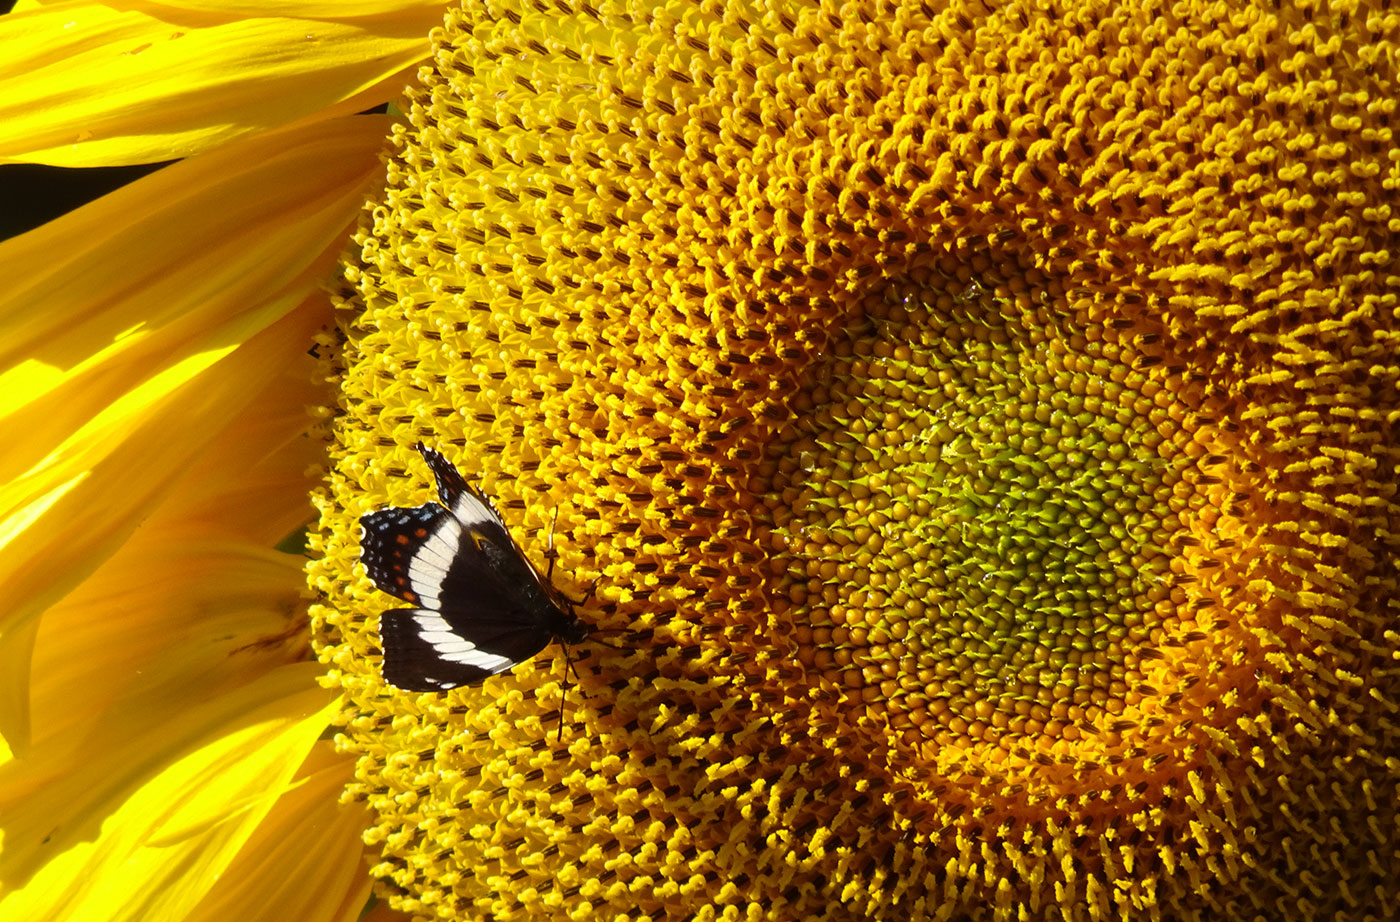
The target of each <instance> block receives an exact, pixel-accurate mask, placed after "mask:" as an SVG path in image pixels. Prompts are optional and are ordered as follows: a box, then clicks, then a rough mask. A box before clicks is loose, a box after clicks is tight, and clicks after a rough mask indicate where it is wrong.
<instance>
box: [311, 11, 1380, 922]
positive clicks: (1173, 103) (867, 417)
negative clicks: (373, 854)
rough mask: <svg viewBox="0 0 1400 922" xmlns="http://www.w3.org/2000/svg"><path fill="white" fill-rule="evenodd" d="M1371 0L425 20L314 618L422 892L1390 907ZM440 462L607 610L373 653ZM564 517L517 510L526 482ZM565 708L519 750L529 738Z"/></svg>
mask: <svg viewBox="0 0 1400 922" xmlns="http://www.w3.org/2000/svg"><path fill="white" fill-rule="evenodd" d="M1398 43H1400V16H1397V15H1396V14H1395V13H1392V12H1390V11H1389V10H1387V9H1385V8H1384V6H1383V5H1380V4H1375V3H1363V2H1343V3H1340V4H1332V5H1330V6H1322V5H1318V4H1312V3H1299V4H1294V5H1289V6H1286V7H1271V8H1269V9H1264V8H1263V7H1249V6H1243V5H1238V4H1236V5H1230V4H1217V3H1186V4H1176V5H1167V4H1160V3H1132V4H1121V3H1107V2H1104V3H1069V4H1061V5H1058V6H1055V7H1054V9H1053V10H1052V9H1049V8H1046V7H1045V6H1044V5H1043V4H1041V5H1036V4H1027V3H1011V4H1005V5H999V6H996V7H995V8H989V7H987V6H985V5H981V4H974V3H966V4H964V3H954V4H952V5H948V6H939V5H931V4H925V3H919V2H911V3H901V2H892V0H857V2H854V3H849V4H835V3H821V2H814V3H800V2H787V0H778V2H773V3H765V4H758V5H752V4H748V3H744V2H733V3H724V2H715V3H708V2H706V3H699V4H685V5H682V4H669V5H668V4H664V3H663V4H659V5H651V6H647V5H637V4H625V3H596V2H587V3H574V2H571V0H560V2H557V3H554V4H551V5H549V6H548V9H546V8H545V6H544V5H538V4H529V3H519V2H515V0H499V2H497V0H490V2H484V0H469V2H466V3H464V4H463V6H462V7H461V8H454V9H453V10H452V11H450V13H449V15H448V20H447V24H446V26H445V28H444V29H443V31H442V32H441V33H440V34H438V35H437V37H436V45H435V48H436V53H435V58H434V62H433V64H432V66H431V67H429V68H427V69H426V70H425V72H424V74H423V78H422V83H421V85H420V86H419V87H417V88H416V89H415V90H413V91H412V92H411V93H410V95H409V98H408V99H407V100H406V102H405V111H406V112H408V113H409V114H408V118H407V120H406V121H405V123H404V124H403V125H401V126H400V127H399V128H398V129H397V130H396V131H395V134H394V136H393V138H392V139H391V145H392V146H391V150H390V153H389V155H388V156H387V158H386V166H387V176H386V188H385V191H384V193H383V195H382V197H381V198H380V200H379V201H378V202H377V203H376V204H375V206H374V207H373V208H371V209H370V210H369V211H367V213H366V215H365V218H364V220H363V222H362V225H361V228H360V232H359V233H358V235H357V237H356V244H357V248H356V251H355V252H354V253H353V254H352V255H351V256H350V257H348V258H347V260H346V265H345V282H346V288H345V291H344V293H343V298H342V305H343V308H344V310H343V329H342V331H341V332H342V333H343V334H344V339H345V344H344V347H345V351H344V356H343V360H342V361H341V362H340V363H339V364H338V365H337V366H336V367H335V368H333V369H331V373H332V374H334V375H335V376H336V379H337V381H338V383H339V385H340V388H341V395H342V397H341V403H340V406H339V407H338V408H336V410H335V411H334V417H335V418H334V424H333V433H334V439H333V445H332V449H331V456H332V457H331V460H332V470H331V472H330V476H329V480H328V485H327V487H326V489H325V490H324V491H323V492H322V493H321V494H320V495H318V497H317V499H318V502H319V504H320V507H321V510H322V524H321V528H320V531H319V533H318V534H317V535H316V536H315V538H314V540H313V549H314V550H315V551H316V553H317V558H318V559H317V560H316V561H314V562H313V564H312V565H311V568H310V577H311V584H312V587H313V589H314V590H315V591H316V592H317V593H318V594H319V595H320V597H321V602H320V604H319V605H318V606H317V607H316V608H315V619H316V620H315V627H316V645H317V650H318V651H319V653H320V656H321V658H322V659H323V661H324V662H325V663H326V664H327V669H328V681H329V682H331V683H332V684H335V685H337V686H339V687H340V688H342V689H343V690H344V691H345V692H346V694H347V698H348V701H349V702H350V703H349V704H348V705H347V711H346V713H345V715H344V718H343V724H344V727H343V734H342V736H341V737H340V741H341V745H342V746H343V748H345V749H346V751H348V752H350V753H352V754H353V755H354V756H355V757H356V758H357V760H358V762H357V773H356V780H355V782H354V783H353V784H352V785H351V787H350V788H349V789H348V791H347V797H349V798H352V799H356V800H361V801H364V802H365V803H366V804H367V805H368V806H369V807H370V809H371V810H372V811H373V813H374V816H375V817H376V820H375V825H374V826H373V827H372V828H371V829H369V830H367V831H366V841H367V842H369V843H371V844H372V845H373V846H375V847H377V848H379V849H380V852H381V860H380V862H379V863H377V864H376V865H375V866H374V867H373V868H372V873H373V874H374V875H375V877H376V878H377V880H378V885H379V887H380V892H381V893H382V894H383V895H384V896H385V897H386V898H387V899H388V900H389V902H390V903H391V905H392V906H394V907H395V908H397V909H401V910H405V911H408V912H412V913H416V914H418V915H419V916H422V917H425V918H438V919H456V918H492V919H502V920H512V919H531V918H540V917H568V918H577V919H582V918H592V917H608V918H626V919H659V918H692V917H693V918H697V919H716V918H724V919H738V918H743V919H751V920H757V919H774V920H779V919H781V920H790V919H806V918H838V917H839V918H862V919H864V918H898V919H906V918H908V919H925V918H930V919H932V918H966V919H979V920H980V919H987V920H993V919H995V920H1011V919H1015V920H1018V922H1020V920H1027V922H1030V920H1042V919H1045V920H1050V919H1062V920H1069V922H1080V920H1100V919H1104V920H1107V919H1131V920H1139V919H1140V920H1162V922H1186V920H1198V922H1205V920H1217V919H1236V918H1238V919H1256V918H1259V919H1290V920H1322V919H1328V920H1336V919H1358V920H1359V919H1367V918H1370V919H1387V918H1397V917H1400V885H1397V883H1396V881H1397V877H1396V876H1395V873H1394V869H1395V868H1396V867H1400V845H1397V843H1400V837H1397V836H1396V835H1395V834H1394V832H1395V825H1396V821H1397V804H1398V803H1400V720H1397V717H1396V713H1397V710H1400V666H1397V653H1396V651H1397V650H1398V649H1400V630H1397V629H1396V628H1395V626H1394V625H1395V623H1396V617H1397V606H1400V602H1398V601H1397V598H1400V594H1397V588H1400V578H1398V577H1397V548H1398V547H1400V538H1397V535H1400V521H1398V520H1400V506H1397V503H1396V493H1397V464H1400V448H1397V446H1400V439H1397V438H1396V426H1397V425H1400V362H1397V360H1396V359H1395V356H1396V355H1397V352H1398V351H1400V349H1398V347H1400V336H1397V326H1400V275H1397V271H1396V262H1395V260H1396V254H1397V253H1400V246H1397V241H1398V240H1400V212H1397V211H1396V206H1395V204H1394V202H1395V199H1396V192H1397V189H1400V147H1397V146H1396V144H1395V138H1394V132H1393V129H1392V128H1391V127H1390V126H1391V124H1392V123H1393V122H1394V121H1395V109H1396V105H1397V103H1396V100H1397V99H1400V86H1397V79H1396V77H1397V75H1396V61H1397V54H1396V48H1397V47H1400V44H1398ZM418 440H423V441H425V442H428V443H429V444H432V445H434V446H436V447H437V448H439V450H441V451H443V452H444V453H445V454H446V455H447V456H448V457H449V458H450V459H452V460H453V461H454V462H456V463H457V464H458V465H459V466H460V467H461V468H462V469H463V471H464V472H466V473H467V474H468V476H469V477H470V478H471V479H472V480H473V481H475V482H477V483H479V484H480V485H481V486H482V487H483V488H484V489H486V490H487V491H488V492H489V493H491V494H492V495H493V496H494V497H495V498H496V500H497V503H498V505H499V506H500V508H501V510H502V514H503V515H504V517H505V519H506V520H507V522H508V523H509V524H510V526H511V528H512V532H513V534H514V535H515V537H516V538H517V539H518V540H519V541H520V543H521V545H522V547H523V548H524V549H525V552H526V553H527V555H528V556H530V557H531V559H532V560H534V561H535V562H536V563H537V564H539V565H543V561H544V552H545V546H546V540H547V535H548V533H549V531H550V528H551V523H554V524H553V533H554V544H555V547H556V548H557V550H558V553H559V558H558V561H557V563H556V566H555V571H554V580H555V582H556V584H557V585H558V586H559V587H560V588H561V589H562V590H564V591H566V592H568V593H570V594H571V595H573V596H575V597H578V598H583V597H585V596H586V597H587V600H586V602H585V603H584V604H583V605H581V606H580V616H581V617H583V618H585V619H586V620H588V621H589V622H590V623H593V624H596V625H597V626H599V627H601V628H605V629H608V630H610V631H616V632H617V633H612V634H608V635H604V636H602V637H600V639H602V640H606V641H607V642H608V643H614V644H616V646H617V648H613V647H609V646H604V645H603V644H600V643H596V642H584V643H583V644H580V645H577V647H575V648H574V650H573V651H572V655H573V656H574V657H575V660H574V663H575V666H576V669H577V672H578V678H577V681H576V683H575V682H574V681H573V679H572V678H570V684H571V687H570V688H569V690H568V692H567V701H566V694H565V682H564V676H565V673H564V671H563V669H564V663H563V659H562V657H561V656H560V655H559V653H558V649H557V647H556V648H552V650H551V651H550V652H546V653H543V654H541V655H540V656H539V657H537V658H535V659H534V660H531V661H530V662H528V663H526V664H522V665H521V666H519V667H518V668H516V669H515V670H514V671H512V672H510V673H508V674H504V675H501V676H498V677H494V678H492V679H490V680H488V681H487V682H486V683H485V684H483V685H482V686H480V687H476V688H464V689H456V690H453V691H450V692H446V693H442V694H424V695H412V694H407V693H403V692H398V691H395V690H393V689H390V688H387V687H386V686H385V685H384V684H383V683H382V681H381V680H380V678H379V665H378V664H379V656H380V653H379V649H378V644H377V635H376V628H377V624H378V619H379V618H380V616H381V615H382V613H383V612H384V611H385V610H387V609H388V608H391V607H394V604H393V603H392V601H391V600H389V599H387V598H386V597H384V596H383V595H382V594H380V593H377V592H376V591H374V589H373V587H372V586H371V585H370V583H369V582H368V580H367V579H366V577H365V575H364V573H363V571H362V570H361V569H360V568H359V566H358V564H357V555H358V551H359V540H360V538H359V531H358V525H357V521H358V517H359V516H360V515H362V514H363V513H365V512H367V511H369V510H372V509H376V508H380V507H383V506H386V505H398V506H411V505H416V504H419V503H422V502H427V501H429V500H430V499H431V498H432V497H433V493H432V485H431V480H430V477H429V476H428V474H427V472H426V471H425V470H424V469H423V466H422V464H421V463H420V461H419V459H418V457H417V455H416V454H415V453H414V452H413V451H412V450H411V446H412V444H413V443H414V442H415V441H418ZM556 513H557V521H556V520H555V516H556ZM561 724H562V731H560V732H558V735H557V737H556V727H559V726H560V725H561Z"/></svg>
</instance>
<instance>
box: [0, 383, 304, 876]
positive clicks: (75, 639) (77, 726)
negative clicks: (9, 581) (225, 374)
mask: <svg viewBox="0 0 1400 922" xmlns="http://www.w3.org/2000/svg"><path fill="white" fill-rule="evenodd" d="M308 361H309V360H308ZM290 366H291V368H292V370H293V371H300V372H303V373H304V371H305V369H304V368H303V367H298V365H297V363H295V362H294V363H290ZM286 377H290V375H288V376H286ZM309 389H310V388H309V387H307V386H306V385H303V387H302V388H301V389H298V388H296V387H295V386H293V387H288V386H287V382H286V380H285V377H284V379H282V380H273V381H271V382H269V383H268V384H267V385H265V387H264V388H263V392H262V393H260V394H258V395H257V397H256V398H255V399H254V400H253V401H252V403H251V404H250V406H249V407H248V409H247V410H246V411H245V414H244V416H245V418H244V419H237V418H235V419H234V420H233V421H232V422H231V423H229V424H227V425H226V426H225V427H224V428H223V430H222V431H221V434H220V438H219V439H217V440H215V441H214V442H213V443H211V444H210V445H209V446H208V448H207V449H206V450H205V451H204V452H203V453H202V454H199V455H196V456H195V457H194V458H193V459H192V461H191V465H190V467H191V468H192V469H194V470H198V471H199V472H200V474H199V476H198V477H189V476H188V472H186V476H187V478H188V479H189V480H203V479H204V478H205V477H207V476H213V477H217V478H218V486H219V487H220V490H219V491H216V492H219V493H222V495H221V496H216V497H212V498H211V500H212V501H210V500H206V501H203V502H201V501H198V500H197V499H196V501H195V502H194V503H190V504H186V499H187V498H189V497H197V494H198V492H199V491H195V490H189V489H186V490H181V491H177V492H175V493H174V494H172V495H171V496H170V497H169V498H168V499H167V501H166V502H164V503H163V504H160V505H157V506H155V507H154V508H153V509H152V510H151V511H150V513H149V516H148V517H147V518H146V519H145V521H144V522H143V527H142V528H141V529H140V530H138V531H137V533H136V534H135V535H134V536H133V537H132V538H131V539H130V540H128V541H127V542H126V543H125V544H124V545H123V546H122V547H121V549H120V550H119V551H118V552H117V553H116V554H114V555H113V556H112V557H111V559H109V560H108V561H107V562H106V563H104V564H103V565H102V566H101V567H99V568H98V570H97V571H96V572H95V573H94V574H93V575H92V576H91V577H89V578H88V579H86V580H84V581H83V583H82V584H81V585H79V586H78V587H77V588H76V589H74V590H73V591H72V592H70V593H69V594H68V595H67V596H66V597H65V598H64V599H63V600H62V601H60V602H59V603H58V604H56V605H54V606H52V607H51V608H49V609H48V610H47V611H46V612H45V613H44V617H43V619H42V621H41V629H40V631H39V636H38V642H37V645H36V648H35V655H34V667H35V668H34V677H33V680H32V683H31V686H30V688H31V690H32V713H33V719H34V723H35V727H36V730H35V732H34V735H33V741H32V746H31V748H30V750H29V751H28V752H27V753H26V757H25V758H24V759H23V760H21V761H20V762H18V763H15V764H13V765H10V766H8V767H6V768H5V769H4V774H3V776H2V777H3V783H0V817H3V818H4V823H5V826H6V835H7V838H6V843H5V844H6V848H5V852H4V856H3V865H4V866H5V868H6V872H5V876H7V877H8V876H11V875H12V874H13V873H21V872H24V871H25V870H26V869H27V868H28V867H29V866H30V865H32V864H34V863H37V862H40V861H42V860H43V859H44V857H45V855H46V854H47V853H48V850H62V849H63V848H65V847H66V846H68V845H71V844H73V841H74V839H75V837H76V836H79V835H80V834H81V829H82V826H83V824H84V823H93V822H96V821H98V820H100V818H101V817H103V816H105V815H106V814H107V813H108V812H110V811H111V810H112V809H114V808H115V807H116V806H117V805H118V804H120V803H121V802H122V801H123V800H124V799H125V796H126V794H127V792H128V790H129V788H130V787H131V786H132V785H133V784H136V783H139V782H140V781H141V780H142V779H144V778H145V777H146V775H147V773H148V772H149V770H150V766H151V765H152V764H159V759H160V753H162V752H164V751H166V749H167V747H168V744H169V741H170V739H171V737H170V735H169V732H170V731H169V727H170V726H171V725H172V724H174V723H178V721H179V719H180V715H181V714H182V713H183V711H184V710H185V709H187V708H190V707H199V706H202V705H203V703H205V702H208V701H211V700H215V699H217V698H218V697H219V696H221V695H224V694H227V693H229V692H230V691H231V690H234V689H238V688H240V687H243V686H246V685H248V684H250V683H253V682H256V681H258V680H260V679H261V678H262V677H263V676H265V675H266V674H268V673H271V672H273V671H275V670H276V669H278V668H279V667H281V666H284V665H286V664H288V663H292V662H297V661H300V660H304V659H305V658H306V657H305V652H306V638H305V634H304V631H303V630H302V629H301V626H302V625H304V617H305V616H304V613H303V611H302V609H301V606H300V602H299V599H298V596H299V585H300V580H299V578H298V576H299V572H298V571H299V567H298V564H299V563H300V561H301V557H300V556H299V555H294V554H285V553H280V552H277V551H273V550H270V549H267V547H266V542H264V541H259V540H258V539H257V537H256V536H254V537H253V538H252V539H251V540H248V539H245V538H243V536H241V535H239V532H240V531H245V530H246V529H245V528H244V527H242V526H241V525H240V524H239V523H236V522H232V521H231V520H228V519H225V518H224V517H223V513H222V510H221V509H220V508H219V507H220V506H223V505H224V504H226V503H230V502H232V501H236V500H237V498H238V497H240V496H245V495H246V494H247V492H248V489H249V487H250V486H251V487H256V486H260V485H261V484H262V482H263V475H262V474H261V473H260V472H259V471H260V469H261V468H263V467H266V466H271V467H272V468H273V469H274V470H277V469H278V468H280V466H281V465H280V464H278V463H273V464H271V465H266V464H264V463H260V459H259V458H258V455H259V454H261V453H263V452H266V451H268V450H269V449H271V450H273V451H274V452H275V453H276V455H277V459H278V460H279V461H280V456H281V455H283V454H289V455H292V456H293V457H298V456H300V458H301V459H303V460H304V458H305V454H304V453H300V452H295V451H287V450H285V448H284V447H283V446H281V445H279V443H278V440H277V439H275V438H273V439H270V440H264V441H260V442H259V441H255V438H256V437H257V436H258V435H264V434H265V433H259V432H258V431H257V430H256V429H254V428H253V426H251V425H249V424H250V423H256V422H257V421H258V420H257V417H259V416H260V415H261V412H260V411H262V410H263V409H264V408H266V407H267V406H269V405H271V404H274V403H276V402H277V401H278V400H279V399H288V400H290V401H293V402H294V403H295V404H296V405H298V406H300V405H302V403H303V401H304V400H305V397H306V394H305V391H306V390H309ZM288 422H291V421H288ZM285 425H287V424H286V423H284V426H285ZM301 428H302V429H305V421H304V420H303V421H302V423H301ZM240 439H246V440H247V444H246V445H245V446H240V445H239V444H238V441H239V440H240ZM223 458H228V459H230V461H231V462H234V463H237V462H241V463H242V464H244V465H245V466H246V467H247V468H248V469H249V473H248V474H246V475H244V476H239V475H237V474H236V473H232V472H230V471H228V470H225V468H227V467H230V466H231V464H230V463H229V462H224V461H223V460H222V459H223ZM307 476H308V475H307V474H306V473H305V472H303V475H302V482H301V483H295V484H290V485H289V486H290V487H291V489H289V490H284V491H282V493H281V494H279V493H277V492H273V493H271V494H264V495H262V496H261V500H262V501H261V502H258V503H256V504H254V505H256V506H257V507H258V508H263V509H265V508H266V507H267V506H268V505H269V503H268V500H269V499H273V500H276V499H277V498H278V496H279V495H281V496H282V499H281V501H280V502H278V503H277V505H280V506H286V507H290V509H291V510H293V512H292V515H293V516H296V517H298V518H299V517H302V516H304V515H305V514H306V506H305V501H304V496H305V479H306V477H307ZM211 509H212V510H214V513H215V514H214V515H212V516H211V515H210V514H209V510H211ZM278 515H286V513H285V512H281V513H279V512H272V513H270V515H269V517H270V518H276V517H277V516H278ZM94 677H99V678H98V679H95V678H94ZM74 689H83V694H82V695H80V696H75V695H74V693H73V690H74ZM152 741H154V742H152ZM153 759H155V760H157V761H156V762H154V763H153V761H152V760H153ZM34 811H38V816H39V818H38V819H36V820H34V822H32V823H29V824H28V826H29V829H28V834H26V830H25V826H26V823H25V821H24V817H25V816H26V815H33V813H34ZM65 818H67V819H65ZM39 825H42V826H43V827H44V828H43V829H38V830H36V829H35V828H34V827H35V826H39ZM40 834H42V837H43V838H44V839H45V840H46V841H45V849H38V850H37V851H36V848H37V843H38V840H39V838H40ZM16 868H18V869H19V871H18V872H16V871H15V870H14V869H16Z"/></svg>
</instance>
